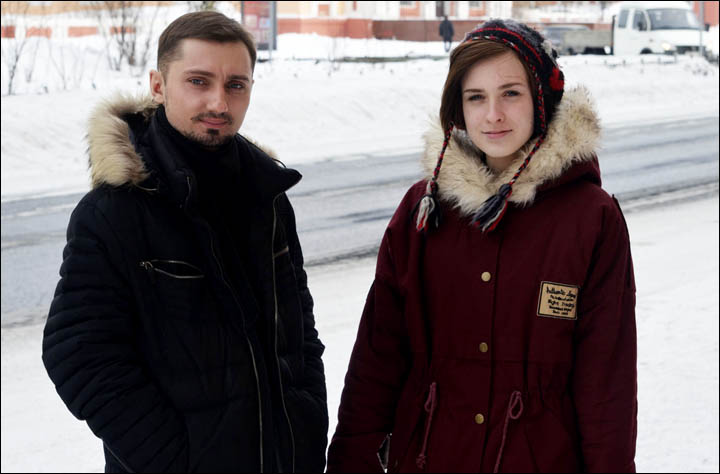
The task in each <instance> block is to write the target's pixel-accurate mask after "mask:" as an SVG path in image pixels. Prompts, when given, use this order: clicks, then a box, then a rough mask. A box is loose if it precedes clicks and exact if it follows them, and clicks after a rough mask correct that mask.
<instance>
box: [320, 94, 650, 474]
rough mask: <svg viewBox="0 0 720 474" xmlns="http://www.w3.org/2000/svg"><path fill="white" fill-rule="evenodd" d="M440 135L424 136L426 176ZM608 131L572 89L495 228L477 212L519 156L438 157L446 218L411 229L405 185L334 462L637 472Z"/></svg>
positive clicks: (624, 259) (454, 153)
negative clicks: (496, 168) (493, 164)
mask: <svg viewBox="0 0 720 474" xmlns="http://www.w3.org/2000/svg"><path fill="white" fill-rule="evenodd" d="M442 137H443V132H442V130H441V129H440V128H439V126H437V127H436V128H435V129H434V130H432V131H431V132H429V133H428V134H427V135H426V141H427V149H426V154H425V158H424V166H425V168H426V170H428V172H431V170H432V168H433V167H434V165H435V163H434V160H435V159H436V157H437V152H438V151H439V148H440V146H441V145H442ZM598 138H599V126H598V120H597V117H596V114H595V112H594V108H593V105H592V102H591V100H590V99H589V97H588V94H587V92H586V91H585V90H584V89H582V88H578V89H575V90H573V91H568V92H566V93H565V97H564V98H563V100H562V102H561V103H560V105H559V107H558V110H557V113H556V116H555V118H554V119H553V121H552V122H551V124H550V127H549V131H548V136H547V139H546V141H545V143H543V145H542V146H541V147H540V148H539V149H538V152H537V153H536V155H535V156H534V157H533V159H532V161H531V162H530V164H529V166H528V168H527V169H526V170H525V171H524V172H523V174H522V175H521V176H520V178H519V179H518V181H517V183H516V184H515V186H514V190H513V194H512V196H511V204H510V206H509V208H508V211H507V212H506V214H505V215H504V217H503V219H502V221H501V223H500V224H499V226H498V227H497V228H496V229H495V230H494V231H492V232H489V233H483V232H482V231H480V230H478V229H476V228H474V227H472V226H470V218H471V216H472V213H473V212H474V211H475V210H476V209H477V208H478V207H479V205H480V204H482V202H484V201H485V199H486V198H487V197H488V196H490V195H492V194H493V193H494V192H495V191H496V190H497V188H498V187H499V185H500V184H502V183H505V182H508V181H509V178H510V176H511V175H512V173H514V171H515V169H516V168H517V167H516V166H515V165H512V166H510V169H509V170H508V171H507V172H505V173H503V174H501V175H500V176H495V175H493V174H492V173H490V172H489V171H488V170H487V168H486V167H485V165H484V164H482V162H481V161H480V160H479V159H477V157H476V155H475V154H474V152H473V150H472V146H471V144H470V143H469V141H468V139H467V138H466V137H463V135H462V134H456V138H455V139H454V140H453V141H452V142H451V145H450V146H449V147H448V150H447V152H446V154H445V162H444V163H443V167H442V169H441V171H440V176H439V181H438V184H439V189H440V199H441V207H442V216H443V219H442V221H441V224H440V226H439V228H438V229H432V230H430V231H429V232H428V233H427V234H421V233H418V232H417V231H416V230H415V226H414V221H413V217H414V216H413V215H412V210H413V207H414V205H415V204H416V203H417V202H418V200H419V199H420V198H421V197H422V195H423V193H424V190H425V181H422V182H419V183H417V184H416V185H414V186H413V187H412V188H411V189H410V190H409V191H408V193H407V194H406V196H405V198H404V199H403V201H402V202H401V204H400V206H399V208H398V209H397V211H396V213H395V215H394V216H393V218H392V220H391V222H390V224H389V226H388V228H387V231H386V233H385V236H384V238H383V241H382V245H381V248H380V252H379V256H378V262H377V269H376V275H375V281H374V283H373V285H372V287H371V289H370V292H369V295H368V298H367V302H366V306H365V310H364V312H363V315H362V320H361V323H360V328H359V331H358V336H357V341H356V343H355V347H354V350H353V353H352V358H351V361H350V366H349V369H348V372H347V375H346V378H345V388H344V391H343V395H342V400H341V404H340V409H339V414H338V416H339V418H338V426H337V430H336V432H335V435H334V437H333V440H332V443H331V446H330V449H329V453H328V472H380V471H381V470H382V467H381V462H380V457H382V455H383V454H387V455H388V458H387V460H388V461H389V462H388V471H389V472H492V471H494V470H497V471H499V472H585V471H587V472H631V471H634V470H635V463H634V456H635V441H636V418H637V396H636V393H637V382H636V380H637V375H636V330H635V312H634V309H635V283H634V278H633V267H632V258H631V255H630V245H629V238H628V233H627V228H626V225H625V221H624V218H623V215H622V212H621V210H620V208H619V206H618V204H617V201H615V200H614V198H612V197H610V196H609V195H608V194H607V193H606V192H605V191H603V190H602V189H601V187H600V170H599V166H598V162H597V159H596V158H595V155H594V151H595V149H596V144H597V141H598ZM386 438H387V442H385V441H386ZM381 444H385V446H386V447H387V446H389V452H388V451H385V450H381V453H380V456H379V455H378V452H379V450H380V446H381Z"/></svg>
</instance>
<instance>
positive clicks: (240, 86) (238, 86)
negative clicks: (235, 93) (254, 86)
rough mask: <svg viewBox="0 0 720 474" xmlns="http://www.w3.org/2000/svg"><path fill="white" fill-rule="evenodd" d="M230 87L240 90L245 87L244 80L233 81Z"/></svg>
mask: <svg viewBox="0 0 720 474" xmlns="http://www.w3.org/2000/svg"><path fill="white" fill-rule="evenodd" d="M228 87H229V88H230V89H237V90H240V89H245V84H243V83H242V82H233V83H231V84H230V85H228Z"/></svg>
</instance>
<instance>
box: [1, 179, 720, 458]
mask: <svg viewBox="0 0 720 474" xmlns="http://www.w3.org/2000/svg"><path fill="white" fill-rule="evenodd" d="M716 189H717V188H716ZM626 218H627V223H628V227H629V230H630V237H631V243H632V253H633V259H634V263H635V279H636V283H637V310H636V311H637V328H638V385H639V389H638V399H639V414H638V444H637V457H636V463H637V468H638V471H642V472H718V195H717V193H715V194H714V195H713V196H712V197H707V198H703V199H700V200H696V201H692V202H685V203H680V204H677V203H676V204H673V205H661V206H657V207H653V208H651V209H649V210H648V209H646V210H642V209H638V210H634V211H628V210H626ZM373 272H374V261H372V260H368V259H366V260H359V261H349V262H346V263H343V264H340V265H335V266H330V267H312V268H309V269H308V274H309V285H310V289H311V291H312V293H313V296H314V298H315V300H316V311H315V316H316V320H317V326H318V330H319V331H320V337H321V339H322V340H323V342H324V343H325V345H326V346H327V349H326V352H325V356H324V361H325V368H326V375H327V386H328V405H329V410H330V433H329V434H330V435H332V433H333V432H334V428H335V425H336V423H337V418H336V415H337V408H338V403H339V400H340V393H341V390H342V386H343V378H344V376H345V370H346V369H347V364H348V360H349V357H350V351H351V348H352V345H353V343H354V341H355V333H356V331H357V325H358V322H359V317H360V314H361V312H362V308H363V304H364V300H365V295H366V293H367V290H368V289H369V287H370V283H371V282H372V278H373ZM42 329H43V328H42V326H41V325H36V326H28V327H20V328H13V329H3V330H2V466H1V470H2V471H3V472H10V471H17V472H102V470H103V466H104V463H103V457H102V443H101V442H100V441H99V440H98V439H97V438H95V437H94V436H93V435H92V433H91V432H90V430H89V428H88V427H87V425H86V424H85V423H84V422H80V421H78V420H76V419H75V418H73V417H72V415H70V413H69V412H68V411H67V409H66V408H65V406H64V405H63V404H62V402H61V401H60V398H59V397H58V396H57V394H56V392H55V389H54V387H53V385H52V383H51V382H50V379H49V378H48V376H47V373H46V372H45V369H44V367H43V365H42V362H41V360H40V353H41V340H42Z"/></svg>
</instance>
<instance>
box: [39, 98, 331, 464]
mask: <svg viewBox="0 0 720 474" xmlns="http://www.w3.org/2000/svg"><path fill="white" fill-rule="evenodd" d="M155 115H156V109H155V107H154V106H153V105H152V104H151V102H150V101H149V100H147V99H144V100H134V99H127V98H118V99H115V100H113V101H111V102H108V103H106V104H104V105H103V106H101V107H99V108H98V109H97V110H96V111H95V113H94V115H93V117H92V118H91V125H90V130H89V134H88V140H89V143H90V162H91V172H92V177H93V189H92V191H90V192H89V193H88V194H87V195H86V196H85V197H84V198H83V199H82V200H81V201H80V203H79V204H78V206H77V208H76V209H75V210H74V212H73V213H72V216H71V218H70V223H69V225H68V231H67V245H66V247H65V250H64V252H63V263H62V266H61V269H60V276H61V279H60V281H59V283H58V285H57V289H56V291H55V297H54V299H53V302H52V305H51V308H50V312H49V316H48V320H47V324H46V327H45V332H44V339H43V355H42V358H43V362H44V364H45V367H46V369H47V371H48V374H49V375H50V378H51V379H52V381H53V382H54V384H55V386H56V388H57V391H58V394H59V395H60V397H61V398H62V400H63V401H64V402H65V404H66V405H67V406H68V408H69V409H70V411H71V412H72V413H73V415H75V416H76V417H77V418H79V419H81V420H87V423H88V425H89V426H90V428H91V429H92V431H93V432H94V433H95V434H96V435H97V436H98V437H99V438H101V439H102V441H103V444H104V447H105V459H106V466H105V469H106V471H108V472H115V471H131V472H132V471H155V472H160V471H175V472H178V471H190V472H200V471H203V472H210V471H212V472H229V471H234V472H250V471H252V472H263V471H276V472H278V471H284V472H288V471H297V472H321V471H322V470H323V469H324V465H325V448H326V444H327V428H328V415H327V404H326V389H325V377H324V370H323V363H322V360H321V355H322V353H323V350H324V346H323V345H322V343H321V342H320V340H319V339H318V333H317V331H316V329H315V322H314V316H313V300H312V297H311V295H310V292H309V291H308V288H307V277H306V274H305V271H304V270H303V257H302V252H301V249H300V244H299V242H298V238H297V233H296V227H295V218H294V214H293V210H292V207H291V205H290V203H289V201H288V199H287V197H286V195H285V191H286V190H287V189H289V188H290V187H291V186H293V185H294V184H296V183H297V182H298V181H299V180H300V174H299V173H298V172H297V171H294V170H290V169H285V168H283V167H281V166H279V165H278V164H277V162H276V161H274V160H273V159H272V158H270V156H268V154H266V153H265V152H264V151H263V150H261V149H260V148H259V147H257V146H255V145H254V144H252V143H251V142H250V141H248V140H247V139H245V138H243V137H241V136H240V135H236V137H235V140H234V143H232V144H231V146H232V147H235V150H236V152H237V156H239V157H240V158H241V167H240V166H239V168H238V172H237V176H233V179H235V178H237V187H238V189H242V190H243V191H244V192H243V193H242V196H243V200H242V202H238V203H237V207H238V209H239V211H240V210H241V211H242V212H239V214H238V218H241V219H243V221H244V222H245V223H246V227H245V229H246V230H245V236H244V238H245V239H246V242H247V248H248V249H250V252H246V254H247V255H250V256H251V258H249V259H246V260H245V261H243V262H242V264H240V263H238V262H233V261H228V258H227V257H226V256H225V255H223V254H222V253H221V252H220V250H219V245H218V235H217V233H216V232H215V230H214V229H213V228H212V227H211V226H210V225H209V224H208V221H207V220H206V219H204V218H203V217H202V215H200V214H199V213H198V212H197V211H198V206H197V183H196V182H195V176H194V174H193V173H192V171H191V170H190V169H189V167H188V166H187V163H185V162H183V160H182V159H181V157H182V154H183V153H182V152H183V150H178V149H177V147H176V145H175V144H174V143H173V142H172V141H171V140H169V139H168V138H167V136H166V134H163V133H162V131H161V130H159V125H158V120H157V117H156V116H155ZM229 191H232V190H229ZM228 194H229V195H235V194H233V193H231V192H229V193H228ZM236 263H237V264H238V265H239V266H240V267H242V270H241V271H239V272H235V273H236V274H239V275H240V276H241V277H240V278H237V277H234V278H231V277H230V276H229V275H228V267H229V266H231V265H234V264H236ZM244 276H246V277H244ZM250 281H252V282H253V283H255V286H256V288H252V287H251V285H250V283H249V282H250Z"/></svg>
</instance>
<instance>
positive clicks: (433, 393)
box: [415, 382, 437, 469]
mask: <svg viewBox="0 0 720 474" xmlns="http://www.w3.org/2000/svg"><path fill="white" fill-rule="evenodd" d="M436 398H437V383H436V382H433V383H431V384H430V392H429V393H428V397H427V400H426V401H425V412H427V413H428V420H427V424H426V427H425V439H424V440H423V445H422V450H421V451H420V454H419V455H418V457H417V459H415V465H417V467H418V468H419V469H425V463H426V461H427V456H426V455H425V451H426V450H427V441H428V436H430V425H431V424H432V419H433V414H434V413H435V406H436V404H437V400H436Z"/></svg>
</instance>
